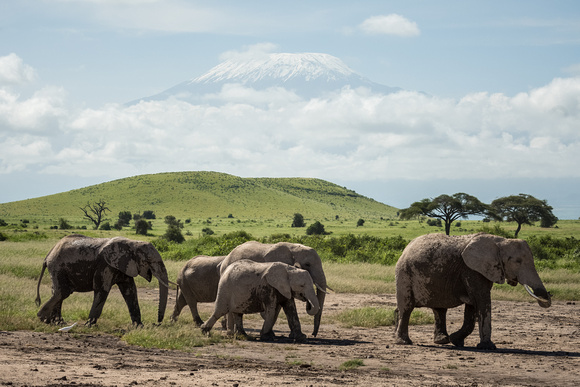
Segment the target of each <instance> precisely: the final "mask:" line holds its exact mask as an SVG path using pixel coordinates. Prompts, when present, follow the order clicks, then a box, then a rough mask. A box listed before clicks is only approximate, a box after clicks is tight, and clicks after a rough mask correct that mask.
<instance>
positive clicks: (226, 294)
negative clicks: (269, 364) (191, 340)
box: [201, 259, 320, 341]
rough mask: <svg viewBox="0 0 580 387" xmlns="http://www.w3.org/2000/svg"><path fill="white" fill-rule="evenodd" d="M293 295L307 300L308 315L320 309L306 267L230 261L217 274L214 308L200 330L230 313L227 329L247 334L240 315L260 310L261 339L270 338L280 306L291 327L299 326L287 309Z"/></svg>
mask: <svg viewBox="0 0 580 387" xmlns="http://www.w3.org/2000/svg"><path fill="white" fill-rule="evenodd" d="M294 298H297V299H299V300H301V301H305V302H306V303H307V307H306V310H307V312H308V314H309V315H311V316H314V315H316V314H317V313H318V311H319V310H320V305H319V303H318V298H317V296H316V293H315V292H314V282H313V281H312V277H311V276H310V274H309V273H308V272H307V271H306V270H302V269H299V268H297V267H295V266H290V265H287V264H285V263H282V262H255V261H250V260H247V259H242V260H239V261H236V262H233V263H232V264H231V265H229V266H228V267H227V268H226V270H224V272H223V274H222V275H221V277H220V281H219V285H218V292H217V297H216V301H215V306H214V311H213V314H212V315H211V316H210V318H209V319H208V320H207V321H206V322H205V323H204V324H203V325H202V326H201V329H202V332H204V333H207V332H209V331H210V330H211V328H212V327H213V325H214V324H215V322H216V321H217V319H219V318H220V317H222V316H224V315H225V314H231V316H233V318H230V317H228V332H229V333H234V334H239V335H243V336H246V332H245V331H244V327H243V322H242V316H243V314H248V313H258V312H260V313H261V314H262V317H263V318H264V324H263V326H262V330H261V331H260V340H262V341H272V340H274V338H275V335H274V331H273V330H272V328H273V327H274V324H275V323H276V320H277V318H278V314H279V313H280V308H283V309H284V312H285V313H286V315H287V316H288V326H289V327H290V330H291V331H293V330H296V329H299V328H300V327H299V325H300V321H299V320H298V316H296V317H295V318H294V317H292V316H293V315H292V314H290V313H289V312H287V311H288V310H289V308H291V307H292V305H293V301H294ZM294 311H296V309H295V308H294Z"/></svg>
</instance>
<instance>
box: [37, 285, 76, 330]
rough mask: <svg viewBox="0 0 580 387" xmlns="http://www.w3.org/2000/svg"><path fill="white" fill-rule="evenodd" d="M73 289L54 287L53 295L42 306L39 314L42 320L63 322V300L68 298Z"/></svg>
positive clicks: (48, 322)
mask: <svg viewBox="0 0 580 387" xmlns="http://www.w3.org/2000/svg"><path fill="white" fill-rule="evenodd" d="M72 293H73V291H72V290H71V289H70V288H69V287H66V286H65V287H53V293H52V297H50V299H49V300H48V301H46V303H45V304H44V305H43V306H42V308H40V310H39V311H38V313H37V316H38V317H39V318H40V321H43V322H45V323H47V324H51V323H54V324H61V323H62V322H63V319H62V312H61V310H62V302H63V301H64V300H65V299H67V298H68V297H69V296H70V295H71V294H72Z"/></svg>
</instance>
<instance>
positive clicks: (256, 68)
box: [129, 53, 400, 104]
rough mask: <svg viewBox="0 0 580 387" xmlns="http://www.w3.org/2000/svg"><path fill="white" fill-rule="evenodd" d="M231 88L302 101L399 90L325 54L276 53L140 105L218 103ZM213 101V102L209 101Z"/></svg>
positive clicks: (225, 67) (230, 64)
mask: <svg viewBox="0 0 580 387" xmlns="http://www.w3.org/2000/svg"><path fill="white" fill-rule="evenodd" d="M227 84H238V85H242V86H243V87H248V88H252V89H255V90H265V89H268V88H272V87H282V88H285V89H287V90H290V91H292V92H294V93H296V94H297V95H298V96H300V97H302V98H307V99H309V98H313V97H320V96H322V95H324V94H326V93H330V92H336V91H339V90H341V89H343V88H345V87H350V88H351V89H356V88H359V87H364V88H367V89H369V90H371V91H373V92H378V93H383V94H389V93H394V92H397V91H399V90H400V89H399V88H397V87H389V86H385V85H381V84H378V83H375V82H372V81H371V80H369V79H367V78H365V77H363V76H361V75H359V74H357V73H356V72H354V71H353V70H351V69H350V68H349V67H348V66H347V65H346V64H345V63H344V62H343V61H341V60H340V59H339V58H337V57H334V56H332V55H329V54H322V53H299V54H289V53H272V54H264V55H261V56H257V57H251V58H248V57H246V58H243V57H238V58H233V59H228V60H226V61H224V62H222V63H220V64H218V65H217V66H215V67H213V68H212V69H210V70H209V71H208V72H206V73H205V74H203V75H201V76H199V77H197V78H193V79H190V80H189V81H185V82H182V83H180V84H178V85H176V86H174V87H172V88H170V89H167V90H165V91H163V92H161V93H159V94H156V95H153V96H151V97H147V98H142V99H140V100H137V101H133V102H130V103H129V104H134V103H138V102H139V101H152V100H153V101H160V100H166V99H168V98H176V99H179V100H184V101H187V102H190V103H200V102H203V103H207V102H208V101H209V100H211V101H212V102H213V103H216V101H217V100H218V99H216V98H215V95H216V94H218V93H220V92H221V91H222V88H223V87H224V86H225V85H227ZM208 97H209V100H208Z"/></svg>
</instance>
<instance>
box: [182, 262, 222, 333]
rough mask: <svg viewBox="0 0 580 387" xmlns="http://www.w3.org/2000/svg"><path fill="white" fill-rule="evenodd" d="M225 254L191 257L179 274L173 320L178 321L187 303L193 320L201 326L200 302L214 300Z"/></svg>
mask: <svg viewBox="0 0 580 387" xmlns="http://www.w3.org/2000/svg"><path fill="white" fill-rule="evenodd" d="M224 258H225V256H221V257H208V256H206V255H198V256H196V257H193V258H191V259H190V260H189V261H187V263H186V264H185V266H183V268H182V269H181V271H180V272H179V274H178V275H177V285H178V286H179V292H178V295H177V299H176V301H175V308H174V309H173V315H172V316H171V320H172V321H177V318H178V317H179V315H180V314H181V310H182V309H183V308H184V307H185V305H188V306H189V309H190V311H191V316H192V317H193V322H194V323H195V324H196V325H197V326H200V325H201V324H203V320H202V319H201V317H199V312H198V310H197V303H198V302H214V301H215V298H216V296H217V289H218V283H219V280H220V264H221V263H222V261H223V260H224Z"/></svg>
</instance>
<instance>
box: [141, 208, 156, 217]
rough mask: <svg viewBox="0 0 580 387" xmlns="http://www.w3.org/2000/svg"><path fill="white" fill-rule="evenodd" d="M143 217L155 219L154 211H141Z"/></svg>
mask: <svg viewBox="0 0 580 387" xmlns="http://www.w3.org/2000/svg"><path fill="white" fill-rule="evenodd" d="M142 216H143V217H144V218H145V219H155V212H153V211H151V210H148V211H143V215H142Z"/></svg>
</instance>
